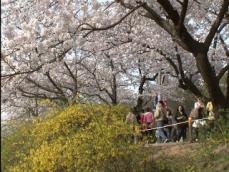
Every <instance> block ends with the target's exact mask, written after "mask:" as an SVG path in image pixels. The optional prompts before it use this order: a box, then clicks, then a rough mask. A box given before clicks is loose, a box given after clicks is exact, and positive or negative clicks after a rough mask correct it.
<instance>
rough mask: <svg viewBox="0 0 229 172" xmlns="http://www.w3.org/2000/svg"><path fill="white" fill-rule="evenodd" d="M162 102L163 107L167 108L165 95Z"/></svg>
mask: <svg viewBox="0 0 229 172" xmlns="http://www.w3.org/2000/svg"><path fill="white" fill-rule="evenodd" d="M163 104H164V108H165V109H168V100H167V98H166V97H164V98H163Z"/></svg>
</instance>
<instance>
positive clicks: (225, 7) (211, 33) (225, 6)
mask: <svg viewBox="0 0 229 172" xmlns="http://www.w3.org/2000/svg"><path fill="white" fill-rule="evenodd" d="M228 6H229V1H228V0H224V1H223V4H222V6H221V9H220V11H219V14H218V16H217V18H216V20H215V22H214V23H213V24H212V26H211V28H210V31H209V33H208V35H207V37H206V39H205V41H204V44H205V46H206V48H207V50H208V48H209V47H210V45H211V42H212V40H213V38H214V36H215V34H216V32H217V30H218V28H219V26H220V24H221V22H222V20H223V18H224V15H225V14H226V11H227V10H228Z"/></svg>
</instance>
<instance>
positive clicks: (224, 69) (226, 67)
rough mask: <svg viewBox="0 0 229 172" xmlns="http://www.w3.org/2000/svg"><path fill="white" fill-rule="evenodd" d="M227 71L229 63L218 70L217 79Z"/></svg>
mask: <svg viewBox="0 0 229 172" xmlns="http://www.w3.org/2000/svg"><path fill="white" fill-rule="evenodd" d="M227 71H229V63H228V64H227V65H226V66H225V67H223V68H222V69H221V70H220V71H219V74H218V76H217V79H218V80H220V79H221V78H222V77H223V75H224V74H225V73H226V72H227Z"/></svg>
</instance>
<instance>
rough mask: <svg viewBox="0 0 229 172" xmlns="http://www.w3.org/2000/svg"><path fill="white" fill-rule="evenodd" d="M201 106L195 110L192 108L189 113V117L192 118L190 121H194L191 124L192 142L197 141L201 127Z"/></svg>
mask: <svg viewBox="0 0 229 172" xmlns="http://www.w3.org/2000/svg"><path fill="white" fill-rule="evenodd" d="M203 110H204V108H203V106H202V105H201V106H197V107H196V108H194V109H193V110H192V111H191V113H190V115H189V116H190V117H191V118H192V120H194V122H193V124H192V130H193V131H192V133H193V138H192V140H193V141H198V137H199V128H200V127H201V125H203V124H202V123H203V122H202V121H201V120H200V119H201V118H203Z"/></svg>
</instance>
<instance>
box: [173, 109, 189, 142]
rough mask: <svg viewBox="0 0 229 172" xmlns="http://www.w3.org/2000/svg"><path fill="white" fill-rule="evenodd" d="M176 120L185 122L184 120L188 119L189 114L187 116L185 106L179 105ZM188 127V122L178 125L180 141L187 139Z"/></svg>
mask: <svg viewBox="0 0 229 172" xmlns="http://www.w3.org/2000/svg"><path fill="white" fill-rule="evenodd" d="M175 120H176V121H177V123H179V122H184V121H187V120H188V116H187V114H186V112H185V110H184V107H183V106H182V105H179V106H178V108H177V112H176V115H175ZM187 127H188V123H184V124H178V125H177V139H178V141H181V140H184V139H186V130H187Z"/></svg>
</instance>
